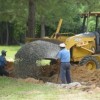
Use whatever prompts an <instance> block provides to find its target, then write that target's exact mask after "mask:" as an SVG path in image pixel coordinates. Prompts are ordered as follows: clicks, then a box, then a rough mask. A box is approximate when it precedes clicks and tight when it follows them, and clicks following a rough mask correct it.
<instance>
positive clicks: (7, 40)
mask: <svg viewBox="0 0 100 100" xmlns="http://www.w3.org/2000/svg"><path fill="white" fill-rule="evenodd" d="M6 30H7V37H6V45H8V42H9V29H8V22H6Z"/></svg>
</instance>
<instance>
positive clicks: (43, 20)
mask: <svg viewBox="0 0 100 100" xmlns="http://www.w3.org/2000/svg"><path fill="white" fill-rule="evenodd" d="M43 37H45V18H44V16H42V19H41V38H43Z"/></svg>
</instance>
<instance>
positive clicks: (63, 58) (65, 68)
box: [57, 43, 71, 84]
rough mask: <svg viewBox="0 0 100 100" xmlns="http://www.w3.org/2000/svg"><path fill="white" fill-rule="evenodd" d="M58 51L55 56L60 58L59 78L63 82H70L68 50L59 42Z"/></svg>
mask: <svg viewBox="0 0 100 100" xmlns="http://www.w3.org/2000/svg"><path fill="white" fill-rule="evenodd" d="M59 46H60V51H59V52H58V55H57V58H58V60H60V63H61V66H60V78H61V81H62V83H63V84H66V83H71V77H70V51H69V50H67V49H66V45H65V44H64V43H61V44H60V45H59Z"/></svg>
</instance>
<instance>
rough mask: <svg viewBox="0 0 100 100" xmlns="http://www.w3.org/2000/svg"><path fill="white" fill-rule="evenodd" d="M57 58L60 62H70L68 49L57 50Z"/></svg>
mask: <svg viewBox="0 0 100 100" xmlns="http://www.w3.org/2000/svg"><path fill="white" fill-rule="evenodd" d="M57 58H58V59H60V61H61V62H70V51H69V50H67V49H66V48H64V49H62V50H61V51H59V52H58V55H57Z"/></svg>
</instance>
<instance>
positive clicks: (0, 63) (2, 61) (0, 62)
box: [0, 56, 7, 67]
mask: <svg viewBox="0 0 100 100" xmlns="http://www.w3.org/2000/svg"><path fill="white" fill-rule="evenodd" d="M6 64H7V62H6V59H5V57H3V56H0V67H4V66H5V65H6Z"/></svg>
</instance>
